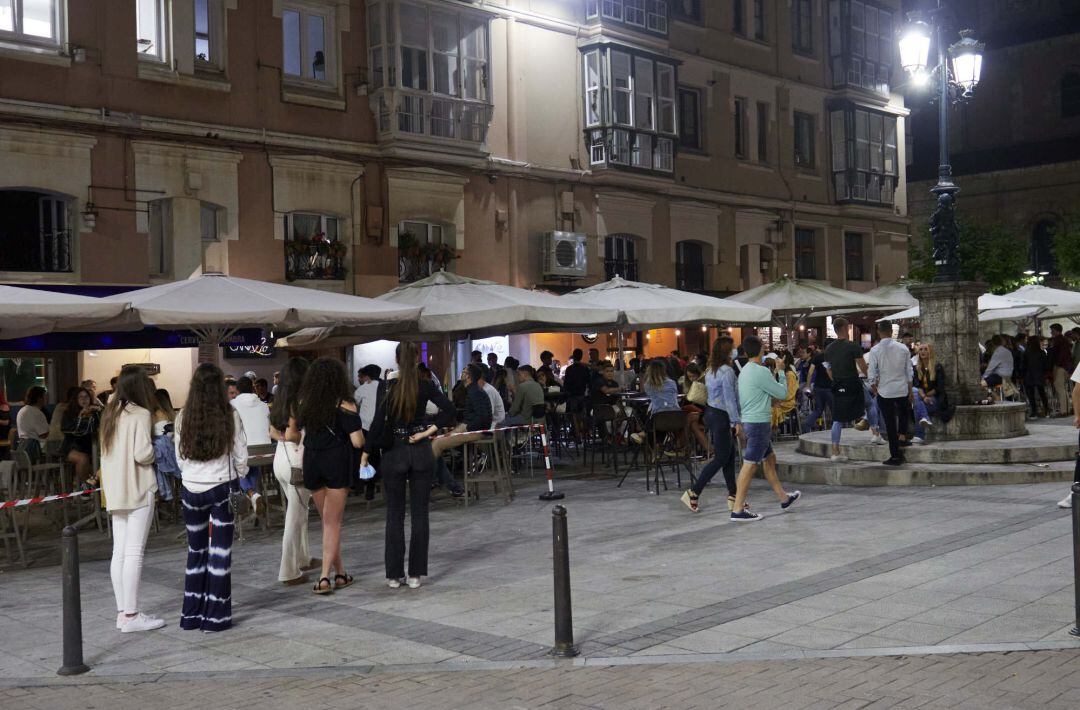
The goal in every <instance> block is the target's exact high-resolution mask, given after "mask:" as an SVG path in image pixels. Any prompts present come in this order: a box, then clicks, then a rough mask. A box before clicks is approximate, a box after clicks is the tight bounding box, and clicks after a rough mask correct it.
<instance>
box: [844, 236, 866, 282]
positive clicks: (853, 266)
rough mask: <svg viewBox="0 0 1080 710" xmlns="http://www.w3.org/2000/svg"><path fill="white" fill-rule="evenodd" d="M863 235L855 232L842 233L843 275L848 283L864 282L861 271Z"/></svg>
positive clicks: (863, 275)
mask: <svg viewBox="0 0 1080 710" xmlns="http://www.w3.org/2000/svg"><path fill="white" fill-rule="evenodd" d="M863 240H864V235H862V234H858V233H856V232H845V233H844V273H845V274H846V278H847V280H848V281H863V280H865V272H864V271H863V264H864V260H863Z"/></svg>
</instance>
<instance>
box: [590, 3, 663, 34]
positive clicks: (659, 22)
mask: <svg viewBox="0 0 1080 710" xmlns="http://www.w3.org/2000/svg"><path fill="white" fill-rule="evenodd" d="M585 16H586V17H587V18H589V19H590V20H595V19H599V18H601V17H602V18H604V19H605V20H615V21H616V22H622V23H625V24H627V25H631V26H633V27H637V28H640V29H643V30H648V31H650V32H655V33H657V34H667V29H668V27H667V25H668V0H586V2H585Z"/></svg>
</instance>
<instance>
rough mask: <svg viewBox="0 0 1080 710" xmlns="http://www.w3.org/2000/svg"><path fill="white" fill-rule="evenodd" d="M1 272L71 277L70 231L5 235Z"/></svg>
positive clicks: (0, 264) (0, 250) (0, 260)
mask: <svg viewBox="0 0 1080 710" xmlns="http://www.w3.org/2000/svg"><path fill="white" fill-rule="evenodd" d="M0 271H34V272H43V273H71V272H72V271H74V265H73V263H72V259H71V230H70V229H63V230H60V231H55V232H38V233H34V234H8V235H6V238H5V239H4V247H3V249H0Z"/></svg>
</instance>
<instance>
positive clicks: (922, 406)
mask: <svg viewBox="0 0 1080 710" xmlns="http://www.w3.org/2000/svg"><path fill="white" fill-rule="evenodd" d="M937 411H938V399H937V397H930V401H929V402H924V401H923V398H922V392H920V391H919V390H918V389H916V390H915V436H917V437H919V438H920V439H921V438H923V437H925V436H926V428H925V427H923V426H922V425H920V424H919V421H920V420H922V419H929V418H930V415H932V414H937Z"/></svg>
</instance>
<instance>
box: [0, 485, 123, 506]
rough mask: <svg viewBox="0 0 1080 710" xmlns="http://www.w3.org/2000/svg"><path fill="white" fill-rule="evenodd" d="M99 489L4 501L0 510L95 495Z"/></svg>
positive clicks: (0, 504)
mask: <svg viewBox="0 0 1080 710" xmlns="http://www.w3.org/2000/svg"><path fill="white" fill-rule="evenodd" d="M100 490H101V489H100V488H91V489H89V490H85V491H72V492H71V493H58V494H56V495H51V496H38V497H37V498H22V499H20V500H6V501H4V502H3V503H0V510H3V509H4V508H19V507H22V506H24V505H37V504H38V503H51V502H52V501H54V500H64V499H65V498H77V497H78V496H85V495H89V494H91V493H97V492H98V491H100Z"/></svg>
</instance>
